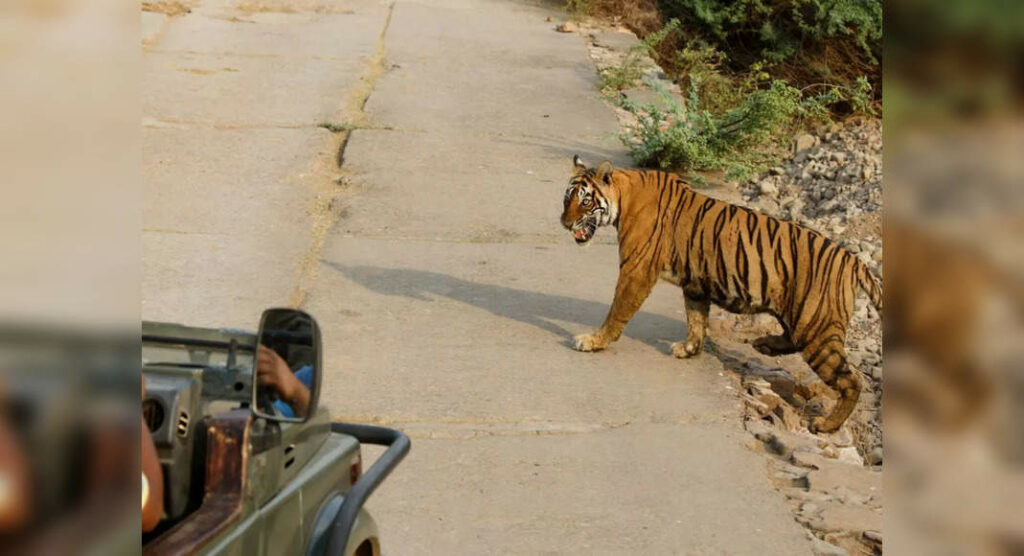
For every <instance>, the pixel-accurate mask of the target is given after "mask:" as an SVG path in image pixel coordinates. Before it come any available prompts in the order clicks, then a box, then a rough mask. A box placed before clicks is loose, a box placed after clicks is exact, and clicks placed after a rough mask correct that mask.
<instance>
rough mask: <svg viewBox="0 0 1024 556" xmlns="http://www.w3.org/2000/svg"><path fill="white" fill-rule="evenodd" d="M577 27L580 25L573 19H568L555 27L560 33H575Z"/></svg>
mask: <svg viewBox="0 0 1024 556" xmlns="http://www.w3.org/2000/svg"><path fill="white" fill-rule="evenodd" d="M577 29H579V27H577V26H576V24H575V23H573V22H571V21H566V22H565V23H562V24H561V25H559V26H557V27H555V31H558V32H559V33H575V32H576V30H577Z"/></svg>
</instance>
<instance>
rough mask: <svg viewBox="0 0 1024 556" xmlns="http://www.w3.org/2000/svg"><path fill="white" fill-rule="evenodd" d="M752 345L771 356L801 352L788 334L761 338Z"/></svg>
mask: <svg viewBox="0 0 1024 556" xmlns="http://www.w3.org/2000/svg"><path fill="white" fill-rule="evenodd" d="M751 345H752V346H753V347H754V349H756V350H757V351H759V352H761V353H763V354H765V355H769V356H776V355H789V354H791V353H799V352H800V348H799V347H797V345H796V344H794V343H793V340H792V339H790V337H789V335H788V334H779V335H768V336H761V337H760V338H757V339H755V340H754V341H753V342H751Z"/></svg>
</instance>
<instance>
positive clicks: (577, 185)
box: [562, 155, 618, 245]
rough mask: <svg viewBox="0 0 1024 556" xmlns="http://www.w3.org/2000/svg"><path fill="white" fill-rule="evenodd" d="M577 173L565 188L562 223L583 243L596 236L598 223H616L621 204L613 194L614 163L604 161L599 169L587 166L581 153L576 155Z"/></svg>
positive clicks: (573, 161) (574, 159) (573, 159)
mask: <svg viewBox="0 0 1024 556" xmlns="http://www.w3.org/2000/svg"><path fill="white" fill-rule="evenodd" d="M572 163H573V167H574V169H575V172H574V174H573V176H572V178H571V179H570V180H569V188H568V189H566V190H565V200H564V202H563V203H564V205H563V208H562V225H563V226H565V229H567V230H569V231H570V232H572V237H573V239H575V240H576V243H578V244H580V245H583V244H585V243H587V242H588V241H590V240H591V239H592V238H593V237H594V232H596V231H597V228H598V226H606V225H608V224H611V223H613V222H615V218H616V217H617V216H618V203H617V202H616V201H615V199H616V196H615V195H613V194H612V189H613V187H612V170H613V168H612V163H611V162H608V161H604V162H602V163H601V164H600V165H599V166H598V167H597V168H596V169H594V168H587V167H586V165H584V164H583V161H582V160H580V156H579V155H575V156H573V157H572Z"/></svg>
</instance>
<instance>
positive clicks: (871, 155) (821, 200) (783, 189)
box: [740, 118, 882, 465]
mask: <svg viewBox="0 0 1024 556" xmlns="http://www.w3.org/2000/svg"><path fill="white" fill-rule="evenodd" d="M740 189H741V194H742V195H743V198H744V200H745V201H746V203H747V204H748V205H749V206H751V207H753V208H756V209H758V210H761V211H763V212H766V213H768V214H771V215H773V216H776V217H779V218H782V219H786V220H792V221H796V222H800V223H802V224H805V225H807V226H810V227H811V228H813V229H816V230H818V231H820V232H822V233H823V234H825V235H826V236H828V237H829V238H831V239H833V240H835V241H838V242H839V243H840V244H841V245H843V246H844V247H846V248H847V249H849V250H850V251H852V252H853V253H854V254H856V255H857V257H858V258H859V259H860V260H861V261H863V262H864V263H865V264H867V265H868V267H869V268H871V270H872V271H874V272H875V273H876V274H877V275H879V276H881V274H882V235H881V211H882V124H881V121H880V120H878V119H874V118H865V119H855V120H851V121H848V122H846V123H842V124H840V123H834V124H831V125H829V126H825V127H823V128H821V129H819V130H817V131H816V132H814V133H806V134H801V135H798V136H797V137H796V138H795V139H794V141H793V150H792V156H791V157H790V158H789V159H788V160H786V161H785V162H784V163H782V164H780V165H779V166H776V167H774V168H771V169H770V170H769V171H768V172H767V173H765V174H763V175H761V176H757V177H755V178H754V179H752V180H750V181H749V182H747V183H744V184H741V185H740ZM847 350H848V353H849V358H850V362H851V363H852V364H853V365H854V366H855V367H857V368H859V369H860V371H861V372H862V374H863V376H864V378H865V381H864V382H865V388H864V393H863V394H862V397H861V401H860V404H859V406H858V411H857V412H856V413H855V414H854V416H853V417H852V418H851V420H852V421H853V423H851V427H852V429H853V430H854V431H855V434H856V435H857V437H858V446H859V447H860V449H861V453H862V454H863V456H864V458H865V460H866V461H867V463H868V464H871V465H876V464H879V463H881V459H882V457H881V456H882V453H881V444H882V431H881V424H880V418H881V415H880V413H881V392H882V345H881V321H880V318H879V315H878V313H877V311H875V309H874V307H871V306H870V304H869V303H868V301H867V299H865V297H864V296H859V297H858V299H857V304H856V306H855V311H854V317H853V322H852V323H851V328H850V331H849V336H848V338H847Z"/></svg>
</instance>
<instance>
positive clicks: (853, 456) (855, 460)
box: [836, 446, 864, 465]
mask: <svg viewBox="0 0 1024 556" xmlns="http://www.w3.org/2000/svg"><path fill="white" fill-rule="evenodd" d="M836 459H837V460H839V461H841V462H843V463H849V464H852V465H864V460H863V459H861V457H860V453H858V452H857V448H855V447H853V446H847V447H845V448H840V449H839V450H838V457H837V458H836Z"/></svg>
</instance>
